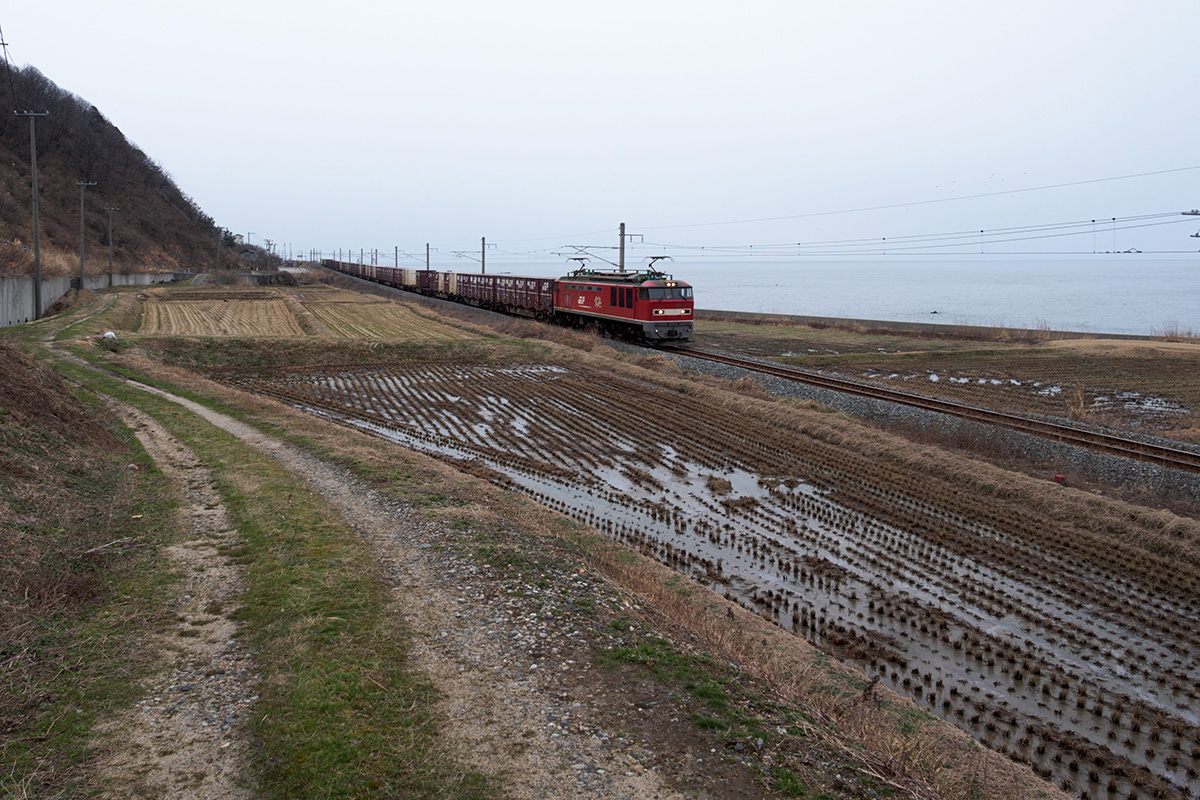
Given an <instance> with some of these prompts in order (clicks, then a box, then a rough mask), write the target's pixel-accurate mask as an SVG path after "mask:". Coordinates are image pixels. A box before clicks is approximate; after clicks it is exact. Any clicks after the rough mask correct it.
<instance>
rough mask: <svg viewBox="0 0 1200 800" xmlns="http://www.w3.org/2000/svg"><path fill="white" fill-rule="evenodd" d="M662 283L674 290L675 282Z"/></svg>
mask: <svg viewBox="0 0 1200 800" xmlns="http://www.w3.org/2000/svg"><path fill="white" fill-rule="evenodd" d="M664 283H666V285H667V286H669V287H670V288H672V289H673V288H675V281H664Z"/></svg>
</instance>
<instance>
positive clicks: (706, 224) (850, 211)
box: [639, 164, 1200, 231]
mask: <svg viewBox="0 0 1200 800" xmlns="http://www.w3.org/2000/svg"><path fill="white" fill-rule="evenodd" d="M1195 169H1200V164H1197V165H1196V166H1193V167H1177V168H1175V169H1163V170H1157V171H1155V172H1138V173H1134V174H1132V175H1116V176H1113V177H1110V178H1092V179H1091V180H1086V181H1072V182H1070V183H1052V184H1047V185H1045V186H1030V187H1027V188H1024V189H1005V190H1003V191H999V192H984V193H982V194H970V195H963V196H961V197H941V198H938V199H936V200H915V201H912V202H908V203H891V204H888V205H881V206H863V207H862V208H844V209H841V210H838V211H813V212H810V213H807V214H788V215H786V216H782V217H759V218H757V219H738V220H727V221H724V222H694V223H689V224H686V225H641V226H639V227H640V228H641V229H642V230H647V231H665V230H675V229H678V228H706V227H715V226H717V225H746V224H749V223H752V222H779V221H782V220H788V219H808V218H811V217H830V216H835V215H838V214H857V213H860V212H863V211H885V210H887V209H892V208H911V207H914V206H927V205H933V204H935V203H953V202H957V201H959V200H978V199H980V198H982V197H1000V196H1002V195H1006V194H1022V193H1025V192H1041V191H1045V190H1047V189H1064V188H1067V187H1071V186H1087V185H1088V184H1093V183H1106V182H1109V181H1123V180H1129V179H1131V178H1147V177H1151V176H1153V175H1169V174H1171V173H1175V172H1187V171H1189V170H1195Z"/></svg>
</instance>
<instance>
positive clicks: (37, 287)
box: [13, 111, 50, 319]
mask: <svg viewBox="0 0 1200 800" xmlns="http://www.w3.org/2000/svg"><path fill="white" fill-rule="evenodd" d="M49 113H50V112H49V111H14V112H13V114H15V115H17V116H18V117H29V171H30V173H31V176H32V178H33V318H34V319H41V318H42V234H41V231H40V229H39V228H38V181H37V126H36V124H35V123H36V122H37V118H38V117H44V116H46V115H48V114H49Z"/></svg>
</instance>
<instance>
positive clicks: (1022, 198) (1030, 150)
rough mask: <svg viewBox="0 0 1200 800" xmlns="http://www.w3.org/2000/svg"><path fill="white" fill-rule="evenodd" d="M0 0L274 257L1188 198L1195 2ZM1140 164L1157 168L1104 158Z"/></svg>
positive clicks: (1191, 194)
mask: <svg viewBox="0 0 1200 800" xmlns="http://www.w3.org/2000/svg"><path fill="white" fill-rule="evenodd" d="M2 14H3V16H2V17H0V25H2V26H3V33H4V38H5V40H6V41H7V42H8V44H9V55H10V58H11V59H12V60H13V62H14V63H15V64H17V65H21V66H23V65H26V64H32V65H34V66H36V67H37V68H38V69H40V70H41V71H42V72H43V73H45V74H46V75H47V76H48V77H49V78H50V79H51V80H53V81H55V82H56V83H57V84H59V85H60V86H62V87H63V88H65V89H67V90H69V91H72V92H74V93H76V94H78V95H80V96H81V97H83V98H84V99H85V100H87V101H88V102H90V103H92V104H94V105H96V106H97V107H98V108H99V109H100V110H101V111H102V112H103V113H104V115H105V116H106V117H108V119H109V120H110V121H112V122H113V123H114V124H115V125H116V126H117V127H119V128H120V129H121V130H122V132H124V134H125V135H126V136H127V137H128V138H129V139H130V140H131V141H133V142H134V143H136V144H137V145H138V146H140V147H141V148H142V149H143V150H144V151H145V152H146V153H147V154H148V155H149V156H150V157H151V158H154V159H156V160H157V161H159V162H160V163H162V164H163V166H164V167H165V168H166V169H167V171H168V172H170V173H171V174H172V175H173V176H174V178H175V180H176V182H177V183H178V184H179V185H180V187H181V188H182V189H183V190H184V191H185V192H187V193H188V194H190V195H192V196H193V197H194V198H195V199H196V201H197V202H198V203H199V204H200V206H201V207H202V208H203V209H204V210H205V211H206V212H207V213H209V214H211V215H212V216H213V217H214V218H215V219H216V220H217V222H218V224H220V225H223V226H225V227H228V228H230V229H232V230H234V231H235V232H241V233H248V232H251V231H253V232H254V235H253V240H254V241H256V242H259V241H261V240H263V239H266V238H270V239H273V240H274V241H276V242H279V243H281V244H283V245H285V246H287V245H290V246H291V248H292V249H293V250H294V251H296V252H302V251H307V250H309V249H319V250H324V251H325V252H326V253H328V252H329V251H330V250H335V249H337V248H339V247H341V248H355V249H357V248H360V247H365V248H368V249H370V248H379V249H380V250H385V251H386V252H387V253H388V255H389V257H390V254H391V253H392V250H393V247H395V246H399V247H400V248H401V249H402V250H408V251H420V252H422V253H423V252H424V246H425V243H426V242H430V243H432V245H433V246H434V247H436V248H438V251H439V253H443V254H445V253H449V252H450V251H452V250H454V249H468V248H477V247H478V246H479V240H480V237H482V236H486V237H487V238H488V241H489V242H493V243H495V244H496V245H497V246H498V248H499V251H498V252H497V253H496V255H497V256H498V255H499V254H500V253H501V252H526V251H532V250H552V249H556V248H557V247H558V246H560V245H564V244H577V243H593V242H594V243H604V244H615V242H616V228H617V225H618V223H620V222H626V223H628V225H629V231H630V232H631V233H640V234H643V235H644V237H645V241H646V242H654V243H663V244H666V245H667V246H668V247H667V249H666V250H665V251H664V252H671V253H674V254H675V255H684V254H686V253H689V252H694V251H691V250H688V249H687V248H689V247H698V246H705V247H707V248H712V247H715V246H739V247H741V246H749V245H754V246H755V247H756V248H757V251H758V252H770V250H769V249H768V248H767V247H766V246H767V245H775V244H781V243H804V244H809V243H815V242H825V241H830V240H843V239H872V240H874V239H878V240H879V241H880V248H882V247H883V241H884V239H885V238H887V239H890V240H891V241H892V245H891V250H890V252H892V253H898V252H902V251H901V250H900V248H901V246H902V243H903V237H910V236H924V235H926V234H941V233H948V232H959V231H978V230H986V231H1000V230H1001V229H1006V228H1015V227H1018V226H1034V225H1051V224H1057V223H1064V222H1073V221H1079V220H1092V219H1098V220H1108V221H1109V222H1108V224H1107V227H1105V225H1104V224H1103V223H1098V224H1097V226H1096V232H1095V234H1094V235H1093V233H1092V230H1091V227H1090V226H1086V233H1085V235H1084V236H1080V237H1074V238H1066V239H1063V238H1049V239H1032V240H1026V239H1025V236H1016V237H1008V236H1004V235H999V234H995V235H994V234H992V233H988V234H986V235H985V236H984V237H983V238H984V239H985V243H984V245H983V248H984V249H986V250H987V251H988V252H998V251H1000V250H1002V249H1005V248H1007V249H1008V250H1015V251H1021V252H1027V251H1057V250H1087V251H1090V250H1091V249H1093V247H1094V248H1095V249H1098V250H1109V249H1117V250H1126V249H1128V248H1131V247H1132V248H1137V249H1140V250H1143V251H1151V250H1155V251H1168V250H1190V251H1196V250H1197V249H1200V239H1196V238H1191V234H1193V233H1196V232H1197V231H1198V230H1200V217H1192V218H1187V219H1184V220H1179V219H1177V218H1164V219H1163V220H1149V221H1151V222H1159V221H1169V222H1172V223H1178V224H1167V225H1162V226H1159V227H1149V228H1134V229H1130V230H1126V229H1125V228H1127V227H1128V226H1130V225H1134V224H1142V223H1137V222H1130V223H1126V222H1120V223H1118V225H1117V226H1114V225H1113V224H1112V222H1111V219H1112V218H1114V217H1116V218H1121V219H1122V220H1123V219H1124V218H1126V217H1132V216H1138V215H1148V214H1155V213H1161V212H1179V211H1183V210H1189V209H1193V208H1196V207H1198V206H1200V169H1198V168H1197V167H1200V147H1198V146H1197V143H1198V142H1200V98H1198V97H1197V89H1196V87H1197V83H1196V80H1197V75H1198V74H1200V71H1198V70H1197V66H1198V65H1200V58H1198V56H1197V54H1198V53H1200V45H1198V44H1197V36H1198V35H1200V3H1197V2H1194V1H1193V0H1183V1H1182V2H1180V1H1179V0H1175V2H1169V3H1168V2H1157V1H1156V0H1143V2H1138V3H1133V2H1128V1H1127V0H1126V1H1122V2H1116V1H1115V0H1090V2H1082V1H1081V2H1076V1H1075V0H1069V1H1068V0H1063V1H1062V2H1055V1H1054V0H1035V1H1034V2H1021V1H1019V0H1018V1H1017V2H1013V0H1006V2H1002V3H995V2H993V3H983V2H975V1H974V0H959V1H955V2H951V0H945V1H944V2H923V1H922V0H904V1H903V2H875V1H871V0H866V1H865V2H858V3H851V2H830V1H829V0H821V1H819V2H818V1H817V0H788V1H787V2H772V1H767V0H727V1H726V2H709V1H708V0H686V2H685V1H683V0H680V1H679V2H676V1H675V0H660V1H656V0H640V2H626V1H624V0H605V2H586V1H585V2H580V1H577V0H547V1H546V2H541V1H538V2H530V1H526V0H506V2H484V1H483V0H422V2H408V1H403V2H382V0H377V1H376V2H362V1H361V0H342V2H335V3H330V2H312V1H310V0H291V1H290V2H259V1H258V0H239V1H238V2H232V1H231V0H207V1H206V2H203V3H164V2H162V1H161V0H106V1H105V2H99V3H83V2H81V1H80V0H71V1H70V2H65V1H64V0H38V2H25V3H10V4H5V7H4V10H3V12H2ZM1144 173H1163V174H1158V175H1146V176H1144V177H1139V178H1125V179H1121V180H1104V179H1108V178H1117V177H1121V176H1129V175H1138V174H1144ZM1085 181H1088V182H1089V183H1082V185H1076V186H1067V187H1062V188H1056V189H1045V190H1039V191H1017V190H1025V189H1032V188H1036V187H1044V186H1053V185H1060V184H1075V183H1081V182H1085ZM979 195H990V196H987V197H979ZM962 198H974V199H962ZM931 201H935V202H931ZM905 204H910V205H905ZM881 206H892V207H890V208H883V209H880V208H878V207H881ZM862 208H875V209H876V210H873V211H859V212H855V213H838V214H830V213H828V212H841V211H847V210H851V209H862ZM779 218H783V219H779ZM743 220H770V221H760V222H752V223H747V222H742V221H743ZM709 223H728V224H709ZM1192 223H1194V224H1192ZM1114 227H1117V228H1118V230H1116V231H1114V230H1112V229H1113V228H1114ZM1000 238H1020V239H1023V240H1022V241H1018V242H1012V243H1008V244H1000V243H998V242H995V241H993V240H994V239H1000ZM914 244H917V245H920V246H921V247H922V248H925V249H927V248H928V245H929V242H927V241H924V240H919V241H917V242H915V243H914ZM839 248H840V249H842V250H845V249H848V247H847V246H843V245H831V246H828V247H826V246H821V247H818V248H815V249H816V250H818V251H837V250H838V249H839ZM968 249H970V248H968ZM979 249H980V247H978V246H976V247H974V250H975V252H978V251H979ZM706 252H710V253H711V252H713V251H712V250H708V251H706ZM389 260H390V259H389Z"/></svg>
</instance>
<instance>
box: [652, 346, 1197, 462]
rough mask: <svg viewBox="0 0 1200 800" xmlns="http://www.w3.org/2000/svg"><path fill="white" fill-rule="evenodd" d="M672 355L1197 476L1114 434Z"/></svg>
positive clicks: (705, 354) (716, 356) (724, 359)
mask: <svg viewBox="0 0 1200 800" xmlns="http://www.w3.org/2000/svg"><path fill="white" fill-rule="evenodd" d="M673 352H677V353H679V354H680V355H688V356H691V357H693V358H700V359H704V360H706V361H715V362H718V363H721V364H727V365H729V366H734V367H740V368H742V369H745V370H749V371H751V372H758V373H762V374H765V375H771V376H774V377H777V378H783V379H784V380H790V381H796V382H798V383H804V384H807V385H809V386H815V387H818V388H822V389H829V390H832V391H835V392H841V393H843V394H852V395H858V396H860V397H867V398H871V399H874V400H886V401H889V402H892V403H899V404H901V405H906V406H912V407H914V408H921V409H925V410H927V411H938V412H940V413H943V414H949V415H952V416H955V417H959V418H961V419H968V420H972V421H975V422H980V423H983V424H986V425H994V426H997V427H1001V428H1007V429H1009V430H1014V431H1019V432H1022V433H1029V434H1033V435H1035V436H1041V437H1043V438H1046V439H1053V440H1055V441H1057V442H1059V443H1061V444H1070V445H1074V446H1076V447H1086V448H1089V449H1092V450H1100V451H1103V452H1106V453H1111V454H1114V455H1119V456H1123V457H1125V458H1132V459H1135V460H1137V461H1144V462H1148V463H1149V462H1153V463H1154V464H1156V465H1158V466H1162V467H1165V468H1170V469H1180V470H1186V471H1188V472H1200V453H1197V452H1194V451H1190V450H1184V449H1181V448H1175V447H1169V446H1166V445H1159V444H1153V443H1150V442H1144V441H1139V440H1137V439H1130V438H1127V437H1124V436H1119V435H1117V434H1115V433H1105V432H1103V431H1089V430H1083V429H1081V428H1076V427H1074V426H1071V425H1065V424H1061V423H1056V422H1051V421H1049V420H1040V419H1034V418H1032V417H1025V416H1021V415H1019V414H1010V413H1008V412H1004V411H991V410H988V409H986V408H979V407H976V406H968V405H964V404H962V403H955V402H953V401H950V400H940V399H938V398H935V397H926V396H924V395H918V394H912V393H910V392H901V391H898V390H896V389H886V388H883V387H881V386H873V385H871V384H866V383H859V382H857V381H851V380H846V379H844V378H833V377H830V376H828V375H822V374H820V373H816V372H810V371H807V370H802V369H796V368H794V367H785V366H782V365H774V364H764V363H762V362H760V361H749V360H746V359H743V358H737V357H735V356H728V355H725V354H723V353H714V352H712V351H711V350H699V349H695V348H675V349H674V350H673Z"/></svg>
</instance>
